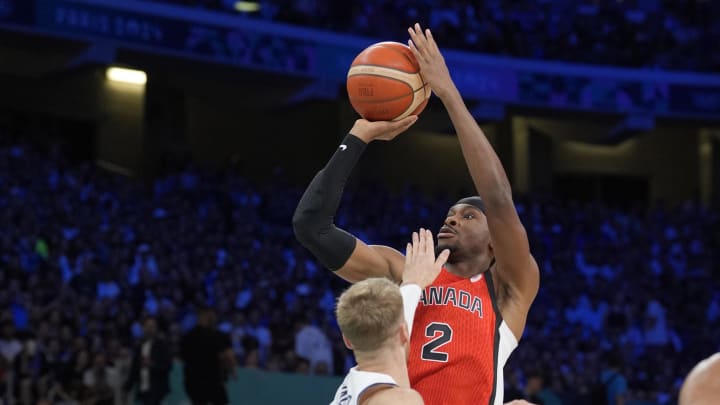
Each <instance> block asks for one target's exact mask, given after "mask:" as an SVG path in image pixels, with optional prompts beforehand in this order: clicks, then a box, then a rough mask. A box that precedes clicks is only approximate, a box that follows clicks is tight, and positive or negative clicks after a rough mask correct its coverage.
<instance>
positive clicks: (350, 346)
mask: <svg viewBox="0 0 720 405" xmlns="http://www.w3.org/2000/svg"><path fill="white" fill-rule="evenodd" d="M342 338H343V343H345V347H347V348H348V349H350V350H354V349H353V346H352V343H350V340H348V338H347V337H345V335H342Z"/></svg>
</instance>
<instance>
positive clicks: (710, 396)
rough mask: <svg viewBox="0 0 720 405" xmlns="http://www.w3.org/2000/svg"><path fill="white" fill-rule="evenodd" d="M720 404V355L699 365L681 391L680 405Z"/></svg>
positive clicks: (689, 375)
mask: <svg viewBox="0 0 720 405" xmlns="http://www.w3.org/2000/svg"><path fill="white" fill-rule="evenodd" d="M718 403H720V353H715V354H714V355H712V356H710V357H708V358H707V359H705V360H703V361H701V362H700V363H698V364H697V365H696V366H695V367H694V368H693V369H692V371H690V374H688V376H687V378H686V379H685V382H684V383H683V385H682V388H681V389H680V405H711V404H718Z"/></svg>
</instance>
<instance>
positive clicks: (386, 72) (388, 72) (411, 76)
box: [347, 65, 426, 91]
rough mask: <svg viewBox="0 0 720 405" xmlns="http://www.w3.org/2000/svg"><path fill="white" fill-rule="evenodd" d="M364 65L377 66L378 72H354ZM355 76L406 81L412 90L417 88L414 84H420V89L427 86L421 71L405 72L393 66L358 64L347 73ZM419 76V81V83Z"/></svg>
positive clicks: (348, 75)
mask: <svg viewBox="0 0 720 405" xmlns="http://www.w3.org/2000/svg"><path fill="white" fill-rule="evenodd" d="M364 66H371V67H373V68H376V69H377V71H376V72H354V70H358V69H356V68H359V67H364ZM355 76H374V77H384V78H387V79H391V80H395V81H399V82H403V83H406V84H407V85H408V87H410V89H411V90H412V91H415V90H417V89H416V88H415V87H414V86H413V85H418V84H419V86H418V89H421V88H423V87H425V84H426V83H425V82H424V81H423V77H422V75H421V74H420V73H408V72H404V71H402V70H397V69H393V68H388V67H385V66H377V65H357V66H353V67H351V68H350V71H349V72H348V74H347V78H348V79H350V78H351V77H355ZM418 77H419V79H420V80H419V83H418Z"/></svg>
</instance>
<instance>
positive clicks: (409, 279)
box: [403, 228, 450, 288]
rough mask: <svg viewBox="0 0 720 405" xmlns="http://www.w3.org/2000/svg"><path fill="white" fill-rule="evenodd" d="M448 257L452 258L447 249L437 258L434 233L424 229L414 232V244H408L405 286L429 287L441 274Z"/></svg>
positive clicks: (404, 275)
mask: <svg viewBox="0 0 720 405" xmlns="http://www.w3.org/2000/svg"><path fill="white" fill-rule="evenodd" d="M448 256H450V251H449V250H448V249H445V250H443V251H442V252H441V253H440V254H439V255H438V257H437V258H435V242H434V240H433V235H432V232H430V231H429V230H427V229H422V228H421V229H420V231H419V232H413V234H412V243H408V244H407V250H406V255H405V269H404V270H403V284H417V285H419V286H420V288H425V287H427V286H428V285H430V284H431V283H432V282H433V281H434V280H435V278H437V276H438V274H440V270H441V269H442V266H443V265H444V264H445V262H447V259H448Z"/></svg>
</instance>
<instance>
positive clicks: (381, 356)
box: [355, 347, 410, 388]
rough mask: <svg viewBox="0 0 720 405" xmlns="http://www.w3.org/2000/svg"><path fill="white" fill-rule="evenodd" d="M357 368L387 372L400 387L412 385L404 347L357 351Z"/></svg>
mask: <svg viewBox="0 0 720 405" xmlns="http://www.w3.org/2000/svg"><path fill="white" fill-rule="evenodd" d="M355 360H356V361H357V363H358V365H357V369H358V370H359V371H370V372H374V373H382V374H387V375H389V376H390V377H392V378H393V380H395V382H396V383H397V384H398V386H400V387H404V388H408V387H410V380H409V379H408V371H407V354H406V353H405V350H404V349H403V348H402V347H393V348H387V349H385V348H384V349H379V350H376V351H373V352H365V353H358V352H355Z"/></svg>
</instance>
